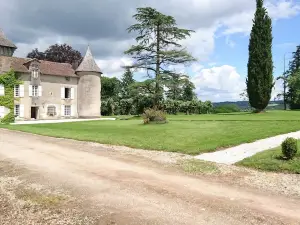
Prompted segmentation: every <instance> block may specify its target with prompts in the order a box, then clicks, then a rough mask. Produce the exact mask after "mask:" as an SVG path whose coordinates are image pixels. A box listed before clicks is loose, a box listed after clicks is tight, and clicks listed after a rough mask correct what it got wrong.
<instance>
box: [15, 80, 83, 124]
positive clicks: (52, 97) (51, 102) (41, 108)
mask: <svg viewBox="0 0 300 225" xmlns="http://www.w3.org/2000/svg"><path fill="white" fill-rule="evenodd" d="M20 79H21V80H22V81H23V82H24V83H23V85H24V97H21V98H20V100H19V101H15V104H21V105H23V106H24V117H23V118H17V119H18V120H23V119H24V120H30V119H31V107H32V106H36V107H38V116H37V119H47V120H48V119H60V118H66V117H64V116H63V112H62V111H61V110H62V107H61V106H62V105H70V106H71V107H72V111H73V113H72V115H71V116H70V117H68V118H77V117H78V113H77V83H78V78H77V77H70V78H69V80H67V79H66V77H64V76H51V75H41V83H40V84H41V96H37V97H30V96H29V86H30V83H31V75H30V74H22V75H21V76H20ZM62 87H68V88H74V96H73V99H68V100H65V99H63V98H62V96H61V95H62V94H61V90H62ZM33 98H37V99H35V101H33ZM33 102H34V104H36V105H32V104H33ZM49 106H54V107H55V109H56V110H55V111H56V115H54V116H50V115H48V113H47V109H48V107H49Z"/></svg>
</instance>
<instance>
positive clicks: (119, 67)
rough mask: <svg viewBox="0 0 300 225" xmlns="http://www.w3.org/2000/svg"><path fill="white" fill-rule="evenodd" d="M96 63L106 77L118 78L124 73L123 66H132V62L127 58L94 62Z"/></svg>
mask: <svg viewBox="0 0 300 225" xmlns="http://www.w3.org/2000/svg"><path fill="white" fill-rule="evenodd" d="M96 63H97V64H98V65H99V67H100V68H101V70H102V71H103V75H104V76H106V77H118V78H120V77H121V76H122V74H123V73H124V68H123V67H124V66H129V65H131V64H132V60H131V59H130V58H127V57H122V58H118V57H116V58H110V59H105V60H101V59H98V60H96Z"/></svg>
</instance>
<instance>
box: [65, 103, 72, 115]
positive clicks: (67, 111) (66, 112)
mask: <svg viewBox="0 0 300 225" xmlns="http://www.w3.org/2000/svg"><path fill="white" fill-rule="evenodd" d="M65 116H71V106H70V105H65Z"/></svg>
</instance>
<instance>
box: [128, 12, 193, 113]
mask: <svg viewBox="0 0 300 225" xmlns="http://www.w3.org/2000/svg"><path fill="white" fill-rule="evenodd" d="M133 18H134V19H136V20H137V22H138V23H137V24H134V25H132V26H130V27H129V28H128V32H137V33H138V36H137V37H136V42H137V45H133V46H131V48H130V49H128V50H127V51H125V54H128V55H130V56H132V57H133V59H134V60H135V62H134V64H133V65H132V66H130V67H129V68H135V69H138V70H139V69H142V70H145V71H146V72H147V75H148V76H149V77H150V78H152V79H153V78H154V84H155V90H154V96H153V98H154V106H155V107H158V106H159V104H160V102H161V100H162V99H163V88H162V86H163V80H164V78H165V77H167V76H169V75H171V74H176V72H174V71H170V70H169V69H168V68H169V66H170V65H177V64H186V63H189V62H192V61H195V58H193V57H192V56H191V55H190V54H189V53H188V52H187V51H186V50H185V49H184V48H183V47H182V45H181V44H179V43H178V42H179V41H181V40H183V39H186V38H187V37H188V36H190V34H191V33H192V32H193V31H192V30H186V29H182V28H178V27H177V26H176V21H175V19H174V18H173V17H172V16H167V15H164V14H162V13H160V12H158V11H157V10H156V9H153V8H150V7H146V8H137V14H135V15H134V16H133Z"/></svg>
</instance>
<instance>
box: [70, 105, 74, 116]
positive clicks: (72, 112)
mask: <svg viewBox="0 0 300 225" xmlns="http://www.w3.org/2000/svg"><path fill="white" fill-rule="evenodd" d="M71 116H72V117H74V116H75V105H71Z"/></svg>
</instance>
